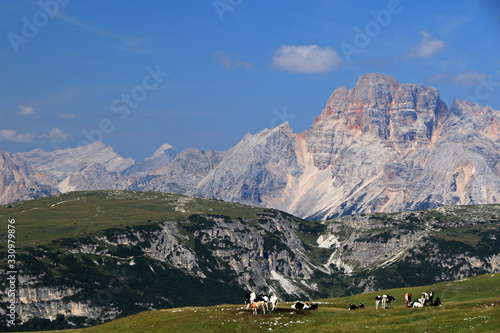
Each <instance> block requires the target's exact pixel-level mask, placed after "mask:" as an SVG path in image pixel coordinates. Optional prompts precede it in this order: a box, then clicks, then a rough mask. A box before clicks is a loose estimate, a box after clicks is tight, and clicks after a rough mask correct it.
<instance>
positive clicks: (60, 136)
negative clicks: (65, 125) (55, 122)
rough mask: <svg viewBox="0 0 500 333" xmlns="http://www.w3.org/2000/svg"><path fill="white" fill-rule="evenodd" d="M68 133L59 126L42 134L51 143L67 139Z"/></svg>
mask: <svg viewBox="0 0 500 333" xmlns="http://www.w3.org/2000/svg"><path fill="white" fill-rule="evenodd" d="M68 136H69V134H68V133H65V132H63V131H62V130H61V129H60V128H57V127H54V128H52V129H51V130H50V132H49V134H45V135H42V137H46V138H48V139H49V140H50V142H51V143H62V142H64V141H66V140H67V139H68Z"/></svg>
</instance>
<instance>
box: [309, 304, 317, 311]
mask: <svg viewBox="0 0 500 333" xmlns="http://www.w3.org/2000/svg"><path fill="white" fill-rule="evenodd" d="M308 304H309V303H308ZM317 309H318V304H316V303H312V304H309V310H317Z"/></svg>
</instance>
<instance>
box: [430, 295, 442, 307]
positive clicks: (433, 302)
mask: <svg viewBox="0 0 500 333" xmlns="http://www.w3.org/2000/svg"><path fill="white" fill-rule="evenodd" d="M429 305H430V306H441V305H442V304H441V300H440V299H439V297H436V299H435V300H433V301H432V302H431V303H430V304H429Z"/></svg>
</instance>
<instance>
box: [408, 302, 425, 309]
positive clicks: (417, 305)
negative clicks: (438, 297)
mask: <svg viewBox="0 0 500 333" xmlns="http://www.w3.org/2000/svg"><path fill="white" fill-rule="evenodd" d="M409 306H410V308H423V307H424V303H422V301H413V302H410V304H409Z"/></svg>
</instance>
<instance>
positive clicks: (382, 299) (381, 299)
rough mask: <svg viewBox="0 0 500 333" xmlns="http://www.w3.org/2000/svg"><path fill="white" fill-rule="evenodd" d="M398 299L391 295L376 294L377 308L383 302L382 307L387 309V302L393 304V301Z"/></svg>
mask: <svg viewBox="0 0 500 333" xmlns="http://www.w3.org/2000/svg"><path fill="white" fill-rule="evenodd" d="M395 301H396V297H394V296H391V295H380V296H375V308H376V309H377V310H378V305H379V303H382V309H387V304H389V306H391V303H392V302H395Z"/></svg>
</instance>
